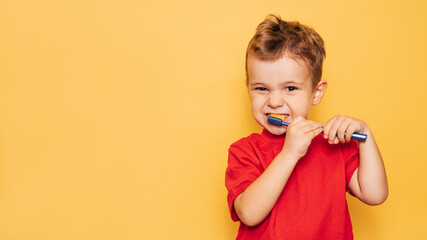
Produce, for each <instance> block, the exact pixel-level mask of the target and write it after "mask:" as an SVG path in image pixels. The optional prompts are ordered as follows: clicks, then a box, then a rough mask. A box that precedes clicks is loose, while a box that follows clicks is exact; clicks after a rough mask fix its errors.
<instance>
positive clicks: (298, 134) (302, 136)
mask: <svg viewBox="0 0 427 240" xmlns="http://www.w3.org/2000/svg"><path fill="white" fill-rule="evenodd" d="M322 126H323V125H322V124H321V123H318V122H313V121H310V120H306V119H305V118H303V117H297V118H295V119H294V120H293V121H292V122H291V123H290V124H289V126H288V128H287V129H286V140H285V143H284V146H283V151H286V152H287V153H288V154H291V155H293V156H295V157H296V159H300V158H301V157H303V156H304V155H305V154H306V153H307V149H308V147H309V146H310V143H311V140H312V139H313V138H314V137H315V136H317V135H319V134H320V133H321V132H322V130H323V128H322Z"/></svg>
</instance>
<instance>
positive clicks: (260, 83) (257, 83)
mask: <svg viewBox="0 0 427 240" xmlns="http://www.w3.org/2000/svg"><path fill="white" fill-rule="evenodd" d="M285 84H293V85H304V83H303V82H296V81H286V82H284V83H283V85H285ZM251 85H267V84H266V83H263V82H251Z"/></svg>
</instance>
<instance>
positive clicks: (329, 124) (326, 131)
mask: <svg viewBox="0 0 427 240" xmlns="http://www.w3.org/2000/svg"><path fill="white" fill-rule="evenodd" d="M338 117H339V116H334V117H333V118H331V119H329V120H328V121H327V122H326V123H325V126H324V128H323V137H324V138H325V139H328V138H329V132H330V131H331V127H332V126H333V125H334V124H335V121H337V119H338Z"/></svg>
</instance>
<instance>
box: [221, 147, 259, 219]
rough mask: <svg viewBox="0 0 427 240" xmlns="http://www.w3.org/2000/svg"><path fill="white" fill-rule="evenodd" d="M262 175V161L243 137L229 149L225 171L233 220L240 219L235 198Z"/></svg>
mask: <svg viewBox="0 0 427 240" xmlns="http://www.w3.org/2000/svg"><path fill="white" fill-rule="evenodd" d="M259 175H261V170H260V163H259V160H258V158H257V156H256V154H255V151H254V150H253V148H252V147H251V146H250V144H249V143H248V142H247V141H246V140H245V139H242V140H240V141H238V142H235V143H233V144H232V145H231V146H230V148H229V149H228V166H227V170H226V173H225V186H226V188H227V190H228V195H227V201H228V207H229V210H230V214H231V219H232V220H233V221H235V222H236V221H239V217H238V216H237V213H236V210H235V209H234V200H235V199H236V197H237V196H239V195H240V194H241V193H242V192H243V191H244V190H245V189H246V188H247V187H248V186H249V185H251V184H252V183H253V182H254V181H255V180H256V179H257V178H258V177H259Z"/></svg>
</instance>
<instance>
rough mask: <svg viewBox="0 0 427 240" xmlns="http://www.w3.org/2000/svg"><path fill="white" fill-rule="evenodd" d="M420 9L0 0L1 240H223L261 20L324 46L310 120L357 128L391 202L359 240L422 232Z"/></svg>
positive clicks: (360, 221)
mask: <svg viewBox="0 0 427 240" xmlns="http://www.w3.org/2000/svg"><path fill="white" fill-rule="evenodd" d="M426 12H427V3H426V2H425V1H422V0H419V1H417V0H412V1H370V0H363V1H354V2H353V3H351V2H349V1H284V0H280V1H273V0H270V1H262V3H261V1H228V0H221V1H210V2H207V1H186V0H184V1H183V0H180V1H172V0H166V1H135V0H133V1H131V0H120V1H119V0H117V1H105V0H103V1H100V0H98V1H95V0H94V1H55V0H34V1H23V0H19V1H18V0H16V1H7V0H2V1H0V114H1V115H0V134H1V135H0V136H1V138H0V154H1V155H0V170H1V172H0V239H4V240H17V239H43V240H57V239H61V240H62V239H63V240H68V239H70V240H71V239H73V240H74V239H79V240H86V239H88V240H89V239H90V240H92V239H117V240H118V239H120V240H121V239H135V240H136V239H234V237H235V235H236V233H237V226H238V225H237V223H233V222H232V221H231V219H230V217H229V214H228V211H227V204H226V189H225V187H224V172H225V168H226V161H227V149H228V146H229V145H230V144H231V143H232V142H234V141H236V140H237V139H239V138H240V137H243V136H246V135H248V134H250V133H251V132H254V131H260V128H259V127H258V126H257V125H256V124H255V122H254V121H253V120H252V118H251V116H250V112H249V105H248V104H249V102H248V97H247V95H246V91H245V86H244V82H243V79H244V54H245V48H246V45H247V43H248V41H249V39H250V38H251V36H252V34H253V33H254V30H255V27H256V26H257V25H258V23H259V22H260V21H262V20H263V18H264V17H265V16H266V15H267V14H268V13H278V14H280V15H281V16H282V17H283V18H284V19H288V20H299V21H300V22H302V23H305V24H308V25H310V26H312V27H314V28H315V29H316V30H317V31H318V32H319V33H320V34H321V35H322V36H323V38H324V40H325V41H326V47H327V58H326V62H325V66H324V67H325V68H324V78H325V79H326V80H328V81H329V89H328V91H327V94H326V97H325V99H324V101H323V102H322V103H321V105H319V106H317V107H316V108H314V109H313V112H312V115H311V118H312V119H314V120H316V121H322V122H325V121H326V120H327V119H329V118H330V117H332V116H333V115H336V114H347V115H351V116H355V117H358V118H361V119H364V120H365V121H366V122H367V123H368V124H369V125H370V126H371V128H372V129H373V131H374V134H375V136H376V138H377V141H378V144H379V146H380V148H381V150H382V153H383V157H384V159H385V163H386V167H387V172H388V177H389V184H390V196H389V199H388V200H387V202H386V203H385V204H383V205H381V206H379V207H369V206H366V205H363V204H362V203H360V202H358V201H356V200H354V199H350V200H349V205H350V211H351V216H352V219H353V227H354V233H355V236H356V238H357V239H424V238H425V236H426V235H427V228H426V227H425V226H426V224H427V204H426V202H427V192H426V187H425V185H426V183H427V180H426V171H427V160H426V155H427V141H426V133H427V127H426V126H427V124H425V122H426V118H427V107H426V103H427V101H426V100H425V94H426V92H427V79H426V76H427V67H426V65H427V57H426V56H427V47H426V43H427V30H426V29H427V28H426V26H427V14H426Z"/></svg>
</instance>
